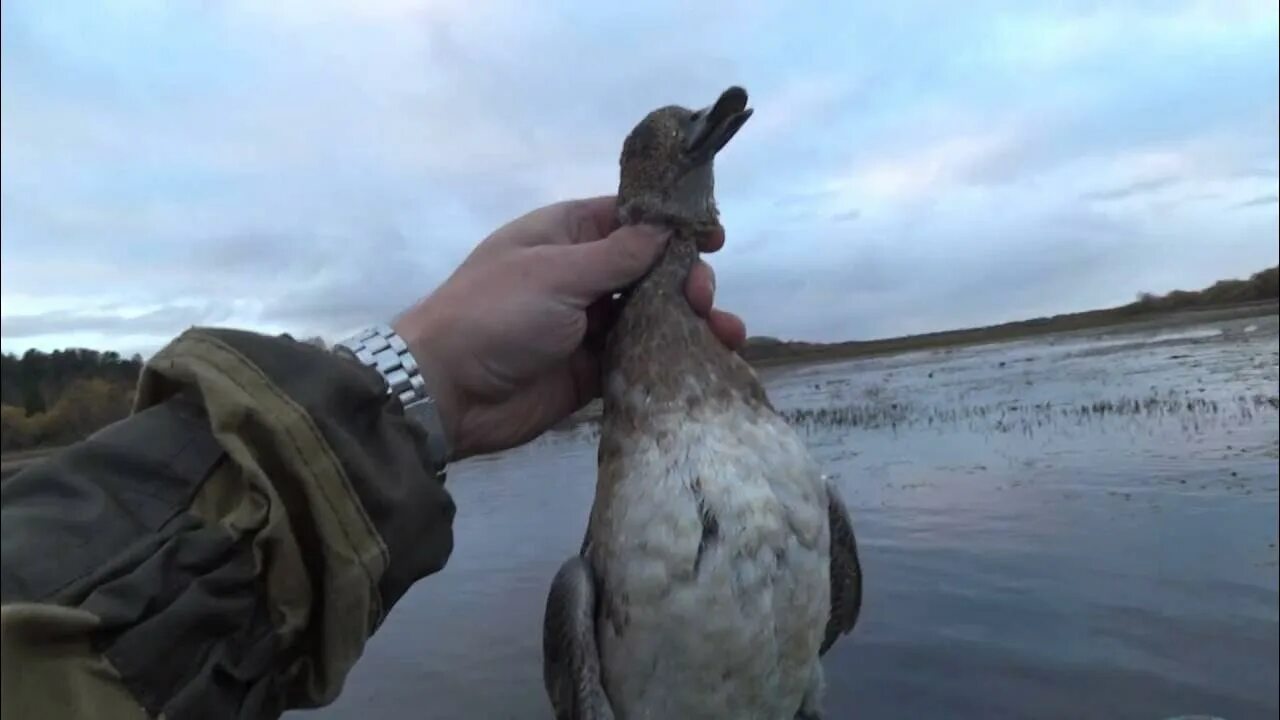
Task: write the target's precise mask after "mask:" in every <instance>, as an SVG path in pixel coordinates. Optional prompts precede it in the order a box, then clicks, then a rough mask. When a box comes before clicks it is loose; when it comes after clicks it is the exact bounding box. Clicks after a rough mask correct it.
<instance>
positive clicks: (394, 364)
mask: <svg viewBox="0 0 1280 720" xmlns="http://www.w3.org/2000/svg"><path fill="white" fill-rule="evenodd" d="M339 348H341V349H344V350H346V351H347V352H349V353H350V354H352V355H354V356H355V359H356V360H358V361H359V362H360V364H362V365H365V366H366V367H371V368H373V369H374V370H377V371H378V374H380V375H382V377H383V379H384V380H386V382H387V394H388V395H392V396H394V397H396V398H397V399H398V400H399V401H400V405H401V406H402V407H403V408H404V414H405V416H406V417H408V418H409V419H410V420H413V421H414V422H416V423H418V425H419V426H420V427H421V428H422V429H423V430H425V431H426V433H427V452H428V454H429V456H430V457H431V461H432V463H434V465H435V471H436V472H437V473H442V472H443V471H444V467H445V465H446V464H447V463H448V462H449V453H450V448H449V445H448V440H447V438H445V435H444V426H443V424H442V423H441V421H440V412H439V408H438V407H437V406H436V401H435V398H432V397H431V395H430V394H428V393H427V384H426V380H425V379H424V378H423V377H422V373H421V372H420V371H419V370H418V363H417V361H416V360H414V359H413V355H412V354H411V353H410V352H409V346H408V345H406V344H405V342H404V339H402V338H401V337H400V336H399V335H397V334H396V332H395V331H394V330H392V329H391V328H390V327H389V326H387V325H376V326H374V327H371V328H366V329H364V330H361V331H360V332H358V333H356V334H355V335H352V336H351V337H349V338H347V339H346V340H341V341H339V342H337V343H335V344H334V349H335V350H337V349H339Z"/></svg>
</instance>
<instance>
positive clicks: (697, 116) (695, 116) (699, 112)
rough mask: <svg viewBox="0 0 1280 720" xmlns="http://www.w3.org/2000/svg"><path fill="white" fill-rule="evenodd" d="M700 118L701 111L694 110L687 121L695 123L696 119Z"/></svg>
mask: <svg viewBox="0 0 1280 720" xmlns="http://www.w3.org/2000/svg"><path fill="white" fill-rule="evenodd" d="M700 117H702V111H701V110H695V111H694V113H693V114H692V115H690V116H689V119H690V120H693V121H696V120H697V119H698V118H700Z"/></svg>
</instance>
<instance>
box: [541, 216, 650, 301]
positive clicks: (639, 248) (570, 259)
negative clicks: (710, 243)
mask: <svg viewBox="0 0 1280 720" xmlns="http://www.w3.org/2000/svg"><path fill="white" fill-rule="evenodd" d="M668 236H669V233H668V232H667V231H666V230H663V229H661V228H657V227H654V226H652V225H627V226H625V227H621V228H618V229H617V230H614V231H613V232H612V233H610V234H609V235H607V236H605V237H603V238H601V239H599V240H595V241H593V242H588V243H581V244H578V245H568V246H565V247H563V248H561V250H562V251H563V252H564V255H565V262H564V263H563V264H562V265H561V272H562V275H561V283H560V285H561V289H562V290H563V291H564V292H566V293H568V294H569V295H570V296H571V297H573V299H574V300H576V301H577V302H579V303H580V304H581V305H582V306H583V307H586V306H587V305H590V304H591V303H593V302H595V301H596V300H597V299H598V298H600V297H601V296H602V295H605V294H606V293H611V292H614V291H616V290H620V289H622V288H624V287H626V286H628V285H630V284H631V283H633V282H635V281H636V280H639V279H640V278H641V277H643V276H644V274H645V273H646V272H648V271H649V268H651V267H653V263H654V262H656V261H657V259H658V256H659V255H660V254H661V253H662V249H663V248H665V247H666V245H667V237H668Z"/></svg>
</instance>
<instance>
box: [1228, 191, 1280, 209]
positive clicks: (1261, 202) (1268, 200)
mask: <svg viewBox="0 0 1280 720" xmlns="http://www.w3.org/2000/svg"><path fill="white" fill-rule="evenodd" d="M1278 202H1280V196H1277V195H1275V194H1271V195H1259V196H1258V197H1256V198H1252V199H1250V200H1245V201H1244V202H1242V203H1240V204H1238V205H1236V207H1238V208H1254V207H1266V206H1267V205H1275V204H1276V203H1278Z"/></svg>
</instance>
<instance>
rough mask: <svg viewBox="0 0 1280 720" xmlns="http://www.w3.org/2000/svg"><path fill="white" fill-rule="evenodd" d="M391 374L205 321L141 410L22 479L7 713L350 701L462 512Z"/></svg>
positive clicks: (141, 388) (7, 517)
mask: <svg viewBox="0 0 1280 720" xmlns="http://www.w3.org/2000/svg"><path fill="white" fill-rule="evenodd" d="M419 432H420V431H419V430H418V429H417V427H416V426H415V425H413V424H411V423H409V422H408V421H407V420H406V419H405V417H404V415H403V413H402V412H401V411H400V408H399V405H398V403H396V402H395V401H394V400H393V399H390V398H388V396H387V395H386V391H385V386H384V385H383V382H382V379H381V378H380V377H379V376H378V374H377V373H376V372H374V371H373V370H371V369H368V368H364V367H361V366H360V365H359V364H358V363H355V362H354V361H351V360H348V359H346V358H343V357H340V356H337V355H335V354H332V353H328V352H325V351H324V350H321V349H319V348H315V347H313V346H311V345H307V344H305V343H300V342H296V341H294V340H292V339H290V338H288V337H270V336H265V335H258V334H254V333H248V332H241V331H233V330H211V329H192V330H189V331H188V332H186V333H184V334H183V335H182V336H180V337H179V338H178V339H176V340H175V341H174V342H173V343H172V344H170V345H169V346H168V347H166V348H165V349H164V350H162V351H161V352H160V353H158V354H157V355H156V356H155V357H154V358H153V359H152V360H151V361H150V362H148V364H147V366H146V368H145V369H144V370H143V374H142V378H141V380H140V382H139V385H138V395H137V400H136V405H135V408H134V412H133V413H132V414H131V415H130V416H129V417H128V418H126V419H125V420H122V421H121V422H119V423H116V424H114V425H112V426H110V427H107V428H105V429H104V430H102V431H100V432H98V433H97V434H95V435H94V436H92V437H90V438H88V439H87V440H85V441H83V442H81V443H79V444H77V445H75V446H72V447H70V448H67V449H65V450H63V451H61V452H60V453H58V454H57V455H56V456H53V457H51V458H49V459H47V460H45V461H43V462H41V463H39V464H38V465H36V466H34V467H30V468H28V469H26V470H24V471H23V472H21V473H19V474H18V475H16V476H14V477H12V478H9V479H7V480H5V481H4V482H3V486H2V489H0V495H2V505H3V507H2V512H3V515H2V520H3V522H2V523H0V526H2V527H3V537H4V544H3V568H2V574H3V591H2V595H3V608H2V623H0V628H2V630H3V643H2V644H3V678H4V680H3V714H4V716H5V717H15V718H17V717H112V718H115V717H144V716H159V715H161V714H163V715H164V716H166V717H169V718H186V717H218V718H226V717H242V718H250V717H252V718H258V717H273V716H277V715H279V714H281V713H282V712H283V711H285V710H287V709H290V708H298V707H314V706H318V705H324V704H327V703H329V702H331V701H332V700H333V699H334V698H335V697H336V696H337V694H338V691H339V690H340V688H341V687H342V683H343V680H344V678H345V676H346V674H347V672H348V670H350V668H351V666H352V664H353V663H354V662H355V661H356V659H357V658H358V657H359V655H360V653H361V650H362V649H363V647H364V643H365V641H366V640H367V639H368V637H369V636H370V635H371V634H372V633H373V631H374V630H375V629H376V628H377V627H378V625H379V623H381V621H382V620H383V618H385V617H386V614H387V612H388V611H389V610H390V608H391V606H392V605H393V604H394V603H395V602H396V601H397V600H398V599H399V598H400V596H401V595H402V594H403V593H404V592H405V591H406V590H407V589H408V588H409V586H410V585H411V584H412V583H413V582H415V581H416V580H418V579H419V578H422V577H424V576H426V575H428V574H431V573H433V572H435V571H437V570H439V569H441V568H442V567H443V566H444V564H445V561H446V560H447V559H448V557H449V554H450V551H451V550H452V547H453V534H452V521H453V515H454V505H453V502H452V500H451V499H450V497H449V495H448V493H447V492H446V490H445V489H444V487H443V485H442V482H441V479H439V478H437V477H436V476H435V475H434V474H433V473H431V472H430V470H429V469H428V468H429V463H428V461H427V458H426V456H425V454H424V452H423V451H422V450H421V449H420V448H422V443H420V442H419V440H420V439H421V437H420V435H419Z"/></svg>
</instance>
